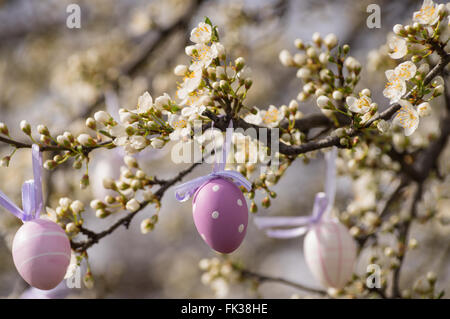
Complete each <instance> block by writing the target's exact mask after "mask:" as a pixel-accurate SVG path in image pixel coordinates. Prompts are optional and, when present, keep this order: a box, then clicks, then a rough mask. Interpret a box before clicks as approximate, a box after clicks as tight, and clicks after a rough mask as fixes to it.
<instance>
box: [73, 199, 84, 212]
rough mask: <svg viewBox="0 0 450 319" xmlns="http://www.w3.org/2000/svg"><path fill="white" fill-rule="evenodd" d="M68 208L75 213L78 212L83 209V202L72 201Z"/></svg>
mask: <svg viewBox="0 0 450 319" xmlns="http://www.w3.org/2000/svg"><path fill="white" fill-rule="evenodd" d="M70 209H71V210H72V211H73V212H74V213H75V214H79V213H81V212H82V211H84V204H83V203H82V202H81V201H79V200H76V201H74V202H72V204H70Z"/></svg>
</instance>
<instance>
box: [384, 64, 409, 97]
mask: <svg viewBox="0 0 450 319" xmlns="http://www.w3.org/2000/svg"><path fill="white" fill-rule="evenodd" d="M416 71H417V67H416V65H415V64H414V63H412V62H411V61H406V62H403V63H401V64H399V65H398V66H397V67H396V68H395V69H394V70H387V71H386V78H387V80H388V82H387V83H386V87H385V89H384V90H383V95H384V96H385V97H387V98H389V99H390V100H391V103H395V102H397V101H398V100H400V99H401V97H402V96H403V95H404V94H405V93H406V83H405V81H407V80H409V79H411V78H412V77H413V76H414V75H415V74H416Z"/></svg>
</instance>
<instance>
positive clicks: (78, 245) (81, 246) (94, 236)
mask: <svg viewBox="0 0 450 319" xmlns="http://www.w3.org/2000/svg"><path fill="white" fill-rule="evenodd" d="M199 164H200V163H194V164H192V165H191V166H190V167H189V168H187V169H185V170H183V171H181V172H179V173H178V174H177V176H175V177H174V178H172V179H169V180H167V181H164V182H162V181H160V183H161V187H160V188H159V189H158V190H157V191H156V192H155V194H154V195H155V197H156V198H157V199H158V200H160V199H161V198H162V197H163V195H164V193H165V192H166V191H167V189H169V188H170V187H171V186H173V185H174V184H176V183H177V182H179V181H181V180H182V179H183V177H185V176H186V175H188V174H189V173H190V172H192V170H193V169H194V168H195V167H196V166H198V165H199ZM150 203H151V201H144V202H142V203H140V208H139V209H138V210H137V211H135V212H132V213H129V214H128V215H127V216H125V217H123V218H121V219H119V220H118V221H116V222H115V223H114V224H112V225H111V226H110V227H109V228H108V229H106V230H104V231H102V232H100V233H95V232H93V231H91V230H89V229H86V228H84V227H81V228H80V232H81V233H82V234H84V235H86V236H87V237H88V239H87V240H86V241H84V242H74V241H71V246H72V249H73V250H74V251H76V252H78V253H82V252H85V251H86V250H87V249H89V248H90V247H92V246H93V245H95V244H97V243H98V242H99V241H100V239H102V238H104V237H106V236H108V235H110V234H112V233H113V232H114V231H115V230H116V229H117V228H119V227H120V226H122V225H123V226H125V227H126V228H128V226H129V225H130V223H131V221H132V220H133V218H134V217H135V216H136V215H137V214H138V213H139V212H141V211H142V210H143V209H144V208H145V207H147V205H148V204H150Z"/></svg>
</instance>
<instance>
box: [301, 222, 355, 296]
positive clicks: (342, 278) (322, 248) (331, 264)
mask: <svg viewBox="0 0 450 319" xmlns="http://www.w3.org/2000/svg"><path fill="white" fill-rule="evenodd" d="M303 245H304V247H303V251H304V255H305V259H306V263H307V265H308V267H309V269H310V270H311V272H312V273H313V275H314V276H315V277H316V279H317V280H318V281H320V282H321V283H322V284H323V285H324V286H325V287H334V288H342V287H344V286H345V284H346V283H347V282H348V281H349V280H350V279H351V277H352V274H353V267H354V264H355V259H356V243H355V241H354V240H353V238H352V237H351V236H350V234H349V232H348V230H347V228H345V226H343V225H342V224H341V223H339V222H338V221H335V220H323V221H321V222H320V223H318V224H316V225H314V226H312V227H311V229H310V230H309V231H308V233H307V235H306V237H305V240H304V243H303Z"/></svg>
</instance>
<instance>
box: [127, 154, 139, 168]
mask: <svg viewBox="0 0 450 319" xmlns="http://www.w3.org/2000/svg"><path fill="white" fill-rule="evenodd" d="M123 161H124V163H125V164H126V165H127V166H128V167H129V168H137V167H138V166H139V165H138V163H137V161H136V159H135V158H134V157H133V156H129V155H126V156H125V157H124V158H123Z"/></svg>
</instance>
